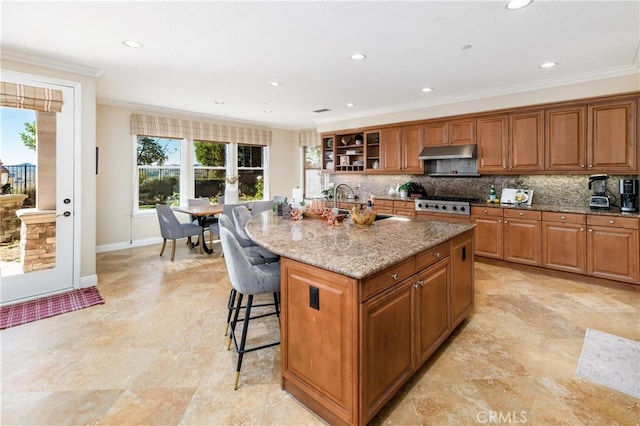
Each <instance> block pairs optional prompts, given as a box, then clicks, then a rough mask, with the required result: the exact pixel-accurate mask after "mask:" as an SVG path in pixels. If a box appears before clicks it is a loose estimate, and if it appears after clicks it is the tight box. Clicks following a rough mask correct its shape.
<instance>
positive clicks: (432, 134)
mask: <svg viewBox="0 0 640 426" xmlns="http://www.w3.org/2000/svg"><path fill="white" fill-rule="evenodd" d="M424 129H425V131H424V134H425V143H426V145H427V146H445V145H448V144H449V136H448V134H447V131H448V129H449V127H448V123H447V122H446V121H436V122H432V123H427V124H425V126H424Z"/></svg>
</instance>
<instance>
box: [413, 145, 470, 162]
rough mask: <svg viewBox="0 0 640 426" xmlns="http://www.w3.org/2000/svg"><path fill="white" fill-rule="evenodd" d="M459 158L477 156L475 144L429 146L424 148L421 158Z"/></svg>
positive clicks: (419, 157)
mask: <svg viewBox="0 0 640 426" xmlns="http://www.w3.org/2000/svg"><path fill="white" fill-rule="evenodd" d="M458 158H476V146H475V145H455V146H438V147H427V148H424V149H423V150H422V152H421V153H420V155H419V156H418V159H420V160H452V159H458Z"/></svg>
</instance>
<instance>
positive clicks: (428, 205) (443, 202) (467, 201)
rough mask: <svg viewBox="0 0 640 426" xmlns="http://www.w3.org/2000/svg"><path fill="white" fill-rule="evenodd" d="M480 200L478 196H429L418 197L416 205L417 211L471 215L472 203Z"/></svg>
mask: <svg viewBox="0 0 640 426" xmlns="http://www.w3.org/2000/svg"><path fill="white" fill-rule="evenodd" d="M479 201H480V200H479V199H477V198H467V197H441V196H429V197H427V198H416V200H415V205H416V211H417V212H434V213H435V212H437V213H447V214H451V215H465V216H469V215H470V214H471V203H476V202H479Z"/></svg>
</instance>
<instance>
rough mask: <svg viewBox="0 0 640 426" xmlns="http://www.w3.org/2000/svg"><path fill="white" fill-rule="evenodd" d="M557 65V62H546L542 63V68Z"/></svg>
mask: <svg viewBox="0 0 640 426" xmlns="http://www.w3.org/2000/svg"><path fill="white" fill-rule="evenodd" d="M556 65H558V63H557V62H545V63H544V64H541V65H540V68H553V67H555V66H556Z"/></svg>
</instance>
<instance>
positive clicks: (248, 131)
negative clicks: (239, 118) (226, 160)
mask: <svg viewBox="0 0 640 426" xmlns="http://www.w3.org/2000/svg"><path fill="white" fill-rule="evenodd" d="M131 134H132V135H145V136H156V137H163V138H179V139H193V140H201V141H212V142H231V143H237V144H241V145H261V146H269V145H271V130H267V129H258V128H253V127H238V126H231V125H228V124H218V123H211V122H205V121H192V120H184V119H178V118H169V117H157V116H154V115H145V114H131Z"/></svg>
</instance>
